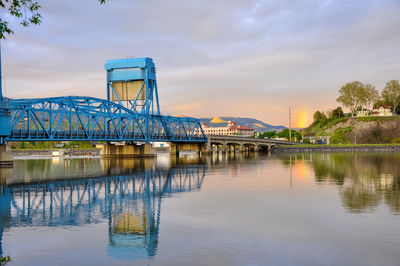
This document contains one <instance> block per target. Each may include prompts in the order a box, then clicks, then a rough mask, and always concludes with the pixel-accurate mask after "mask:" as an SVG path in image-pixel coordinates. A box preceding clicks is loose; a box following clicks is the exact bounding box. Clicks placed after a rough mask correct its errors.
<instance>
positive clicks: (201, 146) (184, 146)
mask: <svg viewBox="0 0 400 266" xmlns="http://www.w3.org/2000/svg"><path fill="white" fill-rule="evenodd" d="M182 151H194V152H196V153H198V154H200V153H201V154H203V153H210V152H211V145H210V144H209V143H179V142H178V143H174V142H171V143H170V144H169V153H170V154H171V155H177V156H178V155H179V153H180V152H182Z"/></svg>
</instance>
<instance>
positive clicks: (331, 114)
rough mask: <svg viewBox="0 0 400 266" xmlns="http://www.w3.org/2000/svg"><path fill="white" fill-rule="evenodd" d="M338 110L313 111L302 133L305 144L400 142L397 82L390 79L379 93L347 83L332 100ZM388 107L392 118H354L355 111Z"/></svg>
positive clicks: (369, 85)
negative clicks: (309, 122) (320, 141)
mask: <svg viewBox="0 0 400 266" xmlns="http://www.w3.org/2000/svg"><path fill="white" fill-rule="evenodd" d="M336 100H337V102H338V103H340V104H341V105H342V107H344V108H346V109H347V110H349V111H350V112H349V113H344V112H343V109H342V107H337V108H336V109H333V110H328V111H325V112H321V111H316V112H315V113H314V115H313V122H312V123H311V125H310V126H309V127H307V128H305V129H304V130H303V133H304V136H305V138H304V140H305V142H306V141H307V140H310V139H322V138H325V139H329V142H330V143H332V144H355V143H358V144H390V143H399V142H400V116H399V115H398V114H400V83H399V81H398V80H391V81H389V82H387V83H386V85H385V87H384V88H383V89H382V91H381V92H379V91H378V90H377V89H376V88H375V87H374V86H373V85H371V84H364V83H362V82H359V81H353V82H349V83H347V84H345V85H343V86H342V87H341V88H340V89H339V97H338V98H337V99H336ZM382 105H384V106H388V107H389V108H390V110H391V112H392V113H393V116H376V115H374V114H371V115H368V116H358V115H357V114H358V113H357V112H358V111H363V110H368V109H372V108H374V107H378V106H382Z"/></svg>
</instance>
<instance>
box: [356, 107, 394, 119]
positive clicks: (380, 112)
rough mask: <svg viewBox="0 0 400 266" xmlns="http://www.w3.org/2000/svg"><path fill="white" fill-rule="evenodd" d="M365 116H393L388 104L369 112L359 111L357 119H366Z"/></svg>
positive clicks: (365, 110) (366, 110)
mask: <svg viewBox="0 0 400 266" xmlns="http://www.w3.org/2000/svg"><path fill="white" fill-rule="evenodd" d="M364 116H393V113H392V110H391V109H390V106H388V105H386V104H381V105H378V106H375V107H374V109H372V110H368V109H365V108H363V109H362V110H359V111H357V117H364Z"/></svg>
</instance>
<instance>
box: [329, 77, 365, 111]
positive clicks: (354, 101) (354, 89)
mask: <svg viewBox="0 0 400 266" xmlns="http://www.w3.org/2000/svg"><path fill="white" fill-rule="evenodd" d="M368 93H369V89H368V88H367V85H365V84H363V83H361V82H359V81H353V82H349V83H347V84H345V85H343V86H342V87H341V88H340V90H339V97H338V98H337V99H336V101H338V102H339V103H341V104H343V105H344V106H345V107H347V108H348V109H349V110H350V112H351V115H352V116H354V112H355V111H356V109H357V107H358V106H360V105H366V104H367V103H368V102H369V97H370V96H369V94H368Z"/></svg>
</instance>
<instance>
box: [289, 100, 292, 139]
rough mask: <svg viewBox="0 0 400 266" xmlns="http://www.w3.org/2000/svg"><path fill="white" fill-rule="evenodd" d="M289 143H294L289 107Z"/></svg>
mask: <svg viewBox="0 0 400 266" xmlns="http://www.w3.org/2000/svg"><path fill="white" fill-rule="evenodd" d="M289 141H292V117H291V112H290V106H289Z"/></svg>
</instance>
